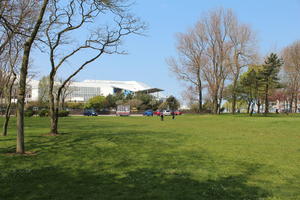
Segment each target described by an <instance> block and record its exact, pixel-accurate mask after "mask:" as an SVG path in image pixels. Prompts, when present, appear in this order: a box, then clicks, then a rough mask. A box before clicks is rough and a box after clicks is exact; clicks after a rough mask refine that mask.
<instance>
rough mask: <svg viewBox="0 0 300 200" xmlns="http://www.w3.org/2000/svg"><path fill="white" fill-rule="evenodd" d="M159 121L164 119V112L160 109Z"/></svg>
mask: <svg viewBox="0 0 300 200" xmlns="http://www.w3.org/2000/svg"><path fill="white" fill-rule="evenodd" d="M159 114H160V121H164V113H163V112H162V111H160V113H159Z"/></svg>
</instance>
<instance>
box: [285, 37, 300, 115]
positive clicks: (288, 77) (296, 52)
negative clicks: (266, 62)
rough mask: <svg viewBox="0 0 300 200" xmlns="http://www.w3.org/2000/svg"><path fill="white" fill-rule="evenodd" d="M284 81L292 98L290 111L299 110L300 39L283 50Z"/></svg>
mask: <svg viewBox="0 0 300 200" xmlns="http://www.w3.org/2000/svg"><path fill="white" fill-rule="evenodd" d="M282 54H283V59H284V67H283V73H284V75H283V81H284V84H285V85H286V89H287V93H288V95H289V100H290V106H289V107H290V112H293V103H294V105H295V107H294V108H295V109H294V112H297V110H298V108H297V104H298V97H299V90H300V41H296V42H294V43H293V44H291V45H289V46H288V47H286V48H284V50H283V53H282Z"/></svg>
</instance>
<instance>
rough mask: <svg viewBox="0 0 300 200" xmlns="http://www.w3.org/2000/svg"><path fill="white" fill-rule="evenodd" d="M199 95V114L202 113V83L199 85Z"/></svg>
mask: <svg viewBox="0 0 300 200" xmlns="http://www.w3.org/2000/svg"><path fill="white" fill-rule="evenodd" d="M198 95H199V113H200V112H201V111H202V86H201V83H200V85H198Z"/></svg>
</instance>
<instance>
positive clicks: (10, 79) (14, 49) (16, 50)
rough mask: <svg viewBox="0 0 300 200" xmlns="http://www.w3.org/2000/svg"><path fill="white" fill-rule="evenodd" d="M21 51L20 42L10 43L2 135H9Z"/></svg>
mask: <svg viewBox="0 0 300 200" xmlns="http://www.w3.org/2000/svg"><path fill="white" fill-rule="evenodd" d="M20 51H21V48H20V46H19V43H18V41H14V43H13V42H10V46H9V51H8V52H7V58H8V62H7V65H8V68H9V71H8V73H7V80H6V83H5V85H4V90H3V91H4V96H5V97H6V98H5V102H6V109H5V120H4V123H3V132H2V135H3V136H6V135H7V127H8V123H9V120H10V115H11V103H12V97H13V92H14V86H15V82H16V80H17V69H16V68H17V65H18V64H19V63H20Z"/></svg>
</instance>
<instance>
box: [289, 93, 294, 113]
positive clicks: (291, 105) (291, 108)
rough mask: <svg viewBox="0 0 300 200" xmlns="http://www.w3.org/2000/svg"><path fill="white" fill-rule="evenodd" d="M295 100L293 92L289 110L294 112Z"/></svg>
mask: <svg viewBox="0 0 300 200" xmlns="http://www.w3.org/2000/svg"><path fill="white" fill-rule="evenodd" d="M293 101H294V94H293V93H292V96H291V99H290V102H289V112H290V113H292V112H293Z"/></svg>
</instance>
